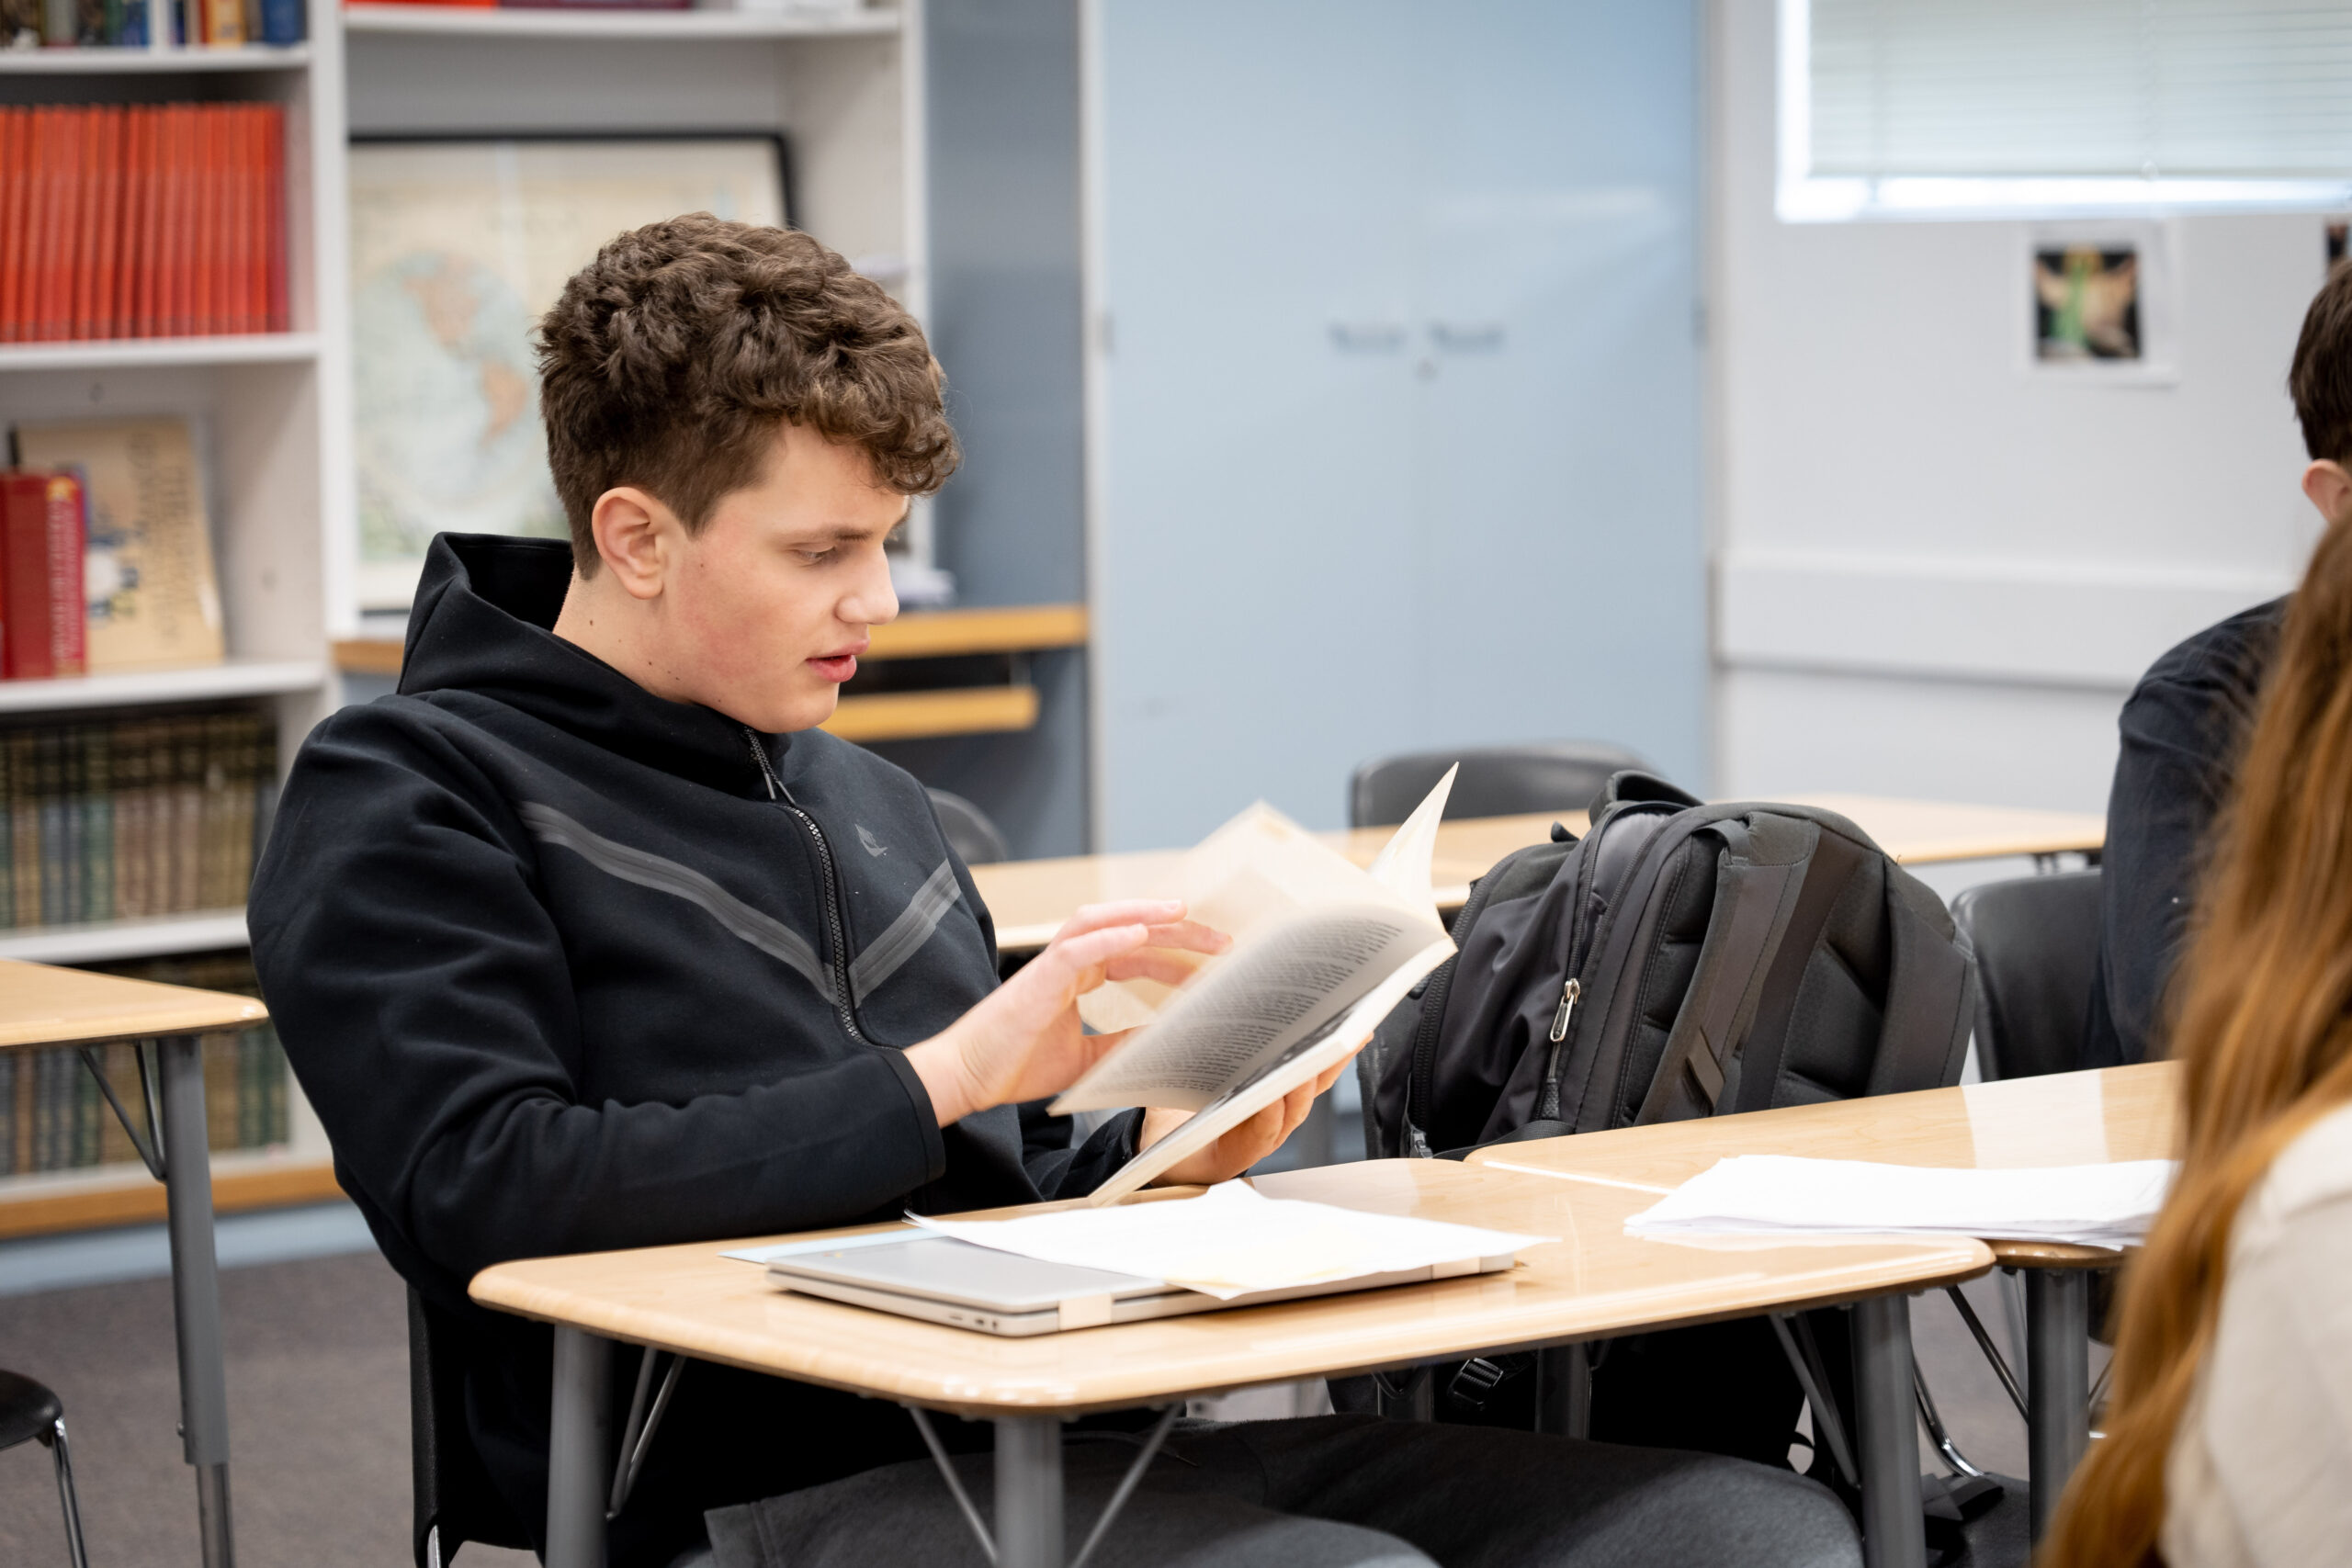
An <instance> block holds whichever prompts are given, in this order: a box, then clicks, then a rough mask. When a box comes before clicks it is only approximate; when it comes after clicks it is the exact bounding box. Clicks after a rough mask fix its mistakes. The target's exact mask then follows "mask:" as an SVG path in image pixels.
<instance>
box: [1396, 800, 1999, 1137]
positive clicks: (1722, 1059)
mask: <svg viewBox="0 0 2352 1568" xmlns="http://www.w3.org/2000/svg"><path fill="white" fill-rule="evenodd" d="M1552 832H1553V840H1554V841H1553V842H1551V843H1547V844H1537V845H1534V846H1532V848H1529V849H1524V850H1521V851H1518V852H1515V853H1513V854H1510V855H1508V856H1506V857H1505V858H1504V859H1503V860H1502V862H1501V863H1498V865H1496V866H1495V868H1494V869H1493V870H1492V871H1490V872H1488V873H1487V875H1486V876H1484V877H1483V878H1481V879H1480V880H1479V882H1478V883H1477V885H1476V886H1474V887H1473V888H1472V889H1471V893H1470V898H1469V901H1468V902H1467V903H1465V904H1464V906H1463V908H1462V912H1461V914H1460V915H1459V916H1457V917H1456V918H1455V919H1454V922H1453V941H1454V944H1455V946H1456V947H1457V949H1458V950H1459V951H1458V952H1457V953H1455V955H1454V956H1453V957H1452V958H1450V959H1448V960H1447V961H1446V962H1445V963H1444V964H1442V965H1441V966H1440V967H1439V968H1438V969H1437V970H1435V971H1434V972H1433V973H1432V974H1431V975H1430V977H1429V978H1428V979H1427V980H1426V981H1424V982H1423V983H1422V985H1421V986H1420V987H1419V989H1418V990H1417V991H1416V993H1415V995H1414V996H1413V997H1411V998H1408V1000H1407V1001H1406V1002H1405V1003H1404V1004H1403V1005H1401V1006H1400V1007H1398V1008H1397V1010H1396V1011H1395V1012H1393V1013H1391V1014H1390V1015H1389V1017H1388V1018H1387V1019H1386V1020H1385V1021H1384V1022H1383V1023H1382V1024H1381V1026H1380V1029H1379V1031H1378V1032H1376V1033H1375V1034H1374V1038H1373V1042H1372V1043H1371V1044H1370V1045H1368V1046H1367V1047H1365V1050H1364V1057H1365V1061H1364V1063H1363V1066H1361V1067H1360V1068H1359V1071H1360V1072H1362V1073H1363V1075H1364V1077H1365V1079H1366V1083H1367V1089H1369V1091H1370V1092H1369V1093H1368V1094H1367V1096H1366V1104H1367V1108H1368V1111H1369V1114H1368V1115H1367V1116H1366V1118H1365V1141H1366V1145H1367V1152H1368V1153H1370V1154H1372V1155H1373V1156H1374V1157H1388V1156H1397V1155H1408V1156H1428V1155H1430V1154H1433V1153H1444V1154H1447V1155H1451V1156H1454V1157H1457V1158H1458V1157H1460V1156H1461V1155H1463V1154H1464V1153H1467V1152H1468V1151H1469V1150H1471V1149H1473V1148H1478V1147H1483V1146H1484V1145H1488V1144H1495V1143H1505V1142H1513V1141H1517V1140H1519V1139H1523V1138H1548V1137H1556V1136H1559V1135H1560V1134H1567V1133H1586V1132H1594V1131H1598V1130H1600V1129H1602V1128H1607V1127H1624V1126H1631V1125H1634V1124H1636V1123H1640V1122H1675V1121H1682V1120H1685V1119H1688V1118H1691V1117H1696V1116H1708V1115H1713V1114H1717V1113H1725V1114H1728V1113H1730V1112H1733V1111H1760V1110H1763V1109H1765V1108H1766V1107H1769V1106H1776V1105H1798V1104H1804V1103H1808V1102H1811V1101H1815V1100H1848V1099H1852V1098H1855V1097H1857V1096H1860V1095H1866V1094H1895V1093H1900V1092H1902V1091H1904V1090H1906V1089H1936V1088H1939V1087H1943V1086H1948V1085H1950V1084H1952V1083H1956V1082H1958V1081H1959V1077H1960V1068H1961V1062H1962V1056H1963V1055H1964V1053H1965V1052H1966V1050H1967V1045H1968V1035H1969V1030H1970V1026H1971V1024H1972V1023H1973V1021H1974V1018H1975V1014H1976V975H1975V965H1974V964H1973V962H1972V960H1971V958H1970V955H1969V952H1968V948H1967V945H1966V940H1965V939H1964V938H1963V937H1962V936H1961V935H1960V933H1959V932H1958V931H1956V930H1955V929H1954V928H1953V925H1952V921H1951V915H1950V914H1949V913H1948V912H1947V911H1946V910H1945V908H1944V906H1943V901H1942V900H1941V899H1940V898H1939V897H1936V895H1935V894H1934V893H1933V892H1932V891H1930V890H1929V889H1928V887H1927V886H1924V885H1923V884H1921V883H1920V882H1919V881H1918V880H1917V878H1916V877H1914V876H1912V875H1911V874H1909V873H1908V872H1905V870H1904V869H1903V868H1902V867H1900V866H1898V865H1896V864H1895V863H1894V862H1893V861H1892V860H1890V859H1888V858H1887V856H1886V854H1885V853H1884V852H1883V851H1882V850H1880V849H1879V847H1878V846H1877V845H1876V844H1874V843H1872V842H1871V839H1870V836H1869V835H1868V834H1866V833H1864V832H1863V831H1862V830H1861V829H1860V828H1857V827H1856V826H1854V824H1853V823H1851V822H1849V821H1848V820H1847V819H1846V818H1843V817H1840V816H1838V814H1837V813H1835V812H1832V811H1824V810H1821V809H1819V808H1818V807H1807V806H1775V805H1760V804H1754V803H1732V804H1719V805H1713V806H1708V805H1704V804H1702V803H1701V802H1700V801H1698V800H1697V799H1695V798H1694V797H1692V796H1691V795H1686V794H1684V793H1683V792H1682V791H1681V790H1679V789H1677V788H1675V787H1674V786H1673V785H1672V784H1668V783H1666V782H1665V781H1664V780H1662V779H1658V778H1655V777H1652V776H1650V775H1649V774H1646V773H1619V774H1617V775H1616V776H1615V777H1613V778H1611V780H1610V781H1609V783H1608V784H1607V785H1606V786H1604V787H1603V789H1602V791H1601V793H1600V796H1599V797H1598V798H1597V799H1595V800H1594V802H1593V806H1592V827H1591V829H1590V830H1589V832H1588V833H1587V834H1586V835H1585V837H1584V838H1583V839H1582V840H1577V839H1576V838H1575V837H1574V836H1573V835H1571V834H1570V833H1568V832H1567V830H1566V829H1565V828H1560V827H1555V828H1554V829H1553V830H1552Z"/></svg>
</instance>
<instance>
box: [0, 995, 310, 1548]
mask: <svg viewBox="0 0 2352 1568" xmlns="http://www.w3.org/2000/svg"><path fill="white" fill-rule="evenodd" d="M268 1017H269V1014H268V1012H267V1011H266V1010H265V1009H264V1008H263V1007H262V1005H261V1003H259V1002H257V1001H254V999H252V998H249V997H232V996H224V995H221V994H220V993H218V992H214V991H197V990H190V989H188V988H187V987H182V986H159V985H155V984H153V983H152V982H150V981H146V980H126V979H121V978H119V977H117V976H112V975H92V974H87V973H85V972H84V971H82V970H78V969H52V968H50V967H49V966H47V965H46V964H17V963H10V962H5V961H0V1050H19V1051H21V1050H33V1049H37V1048H40V1047H46V1046H54V1045H103V1044H109V1043H113V1042H115V1041H118V1040H136V1041H149V1040H153V1041H155V1042H156V1043H157V1044H156V1055H157V1057H158V1068H157V1070H156V1072H155V1074H154V1078H153V1079H151V1078H150V1077H148V1067H147V1062H146V1057H145V1054H144V1053H143V1052H142V1053H141V1060H140V1077H141V1081H142V1082H150V1083H153V1082H155V1080H156V1079H160V1080H161V1081H160V1083H158V1084H156V1089H155V1096H156V1099H157V1100H160V1102H161V1104H160V1107H158V1106H157V1105H155V1104H150V1106H149V1107H148V1109H147V1116H148V1127H149V1131H150V1137H149V1138H147V1139H141V1137H140V1135H139V1133H138V1130H137V1129H136V1128H135V1127H133V1126H131V1123H130V1116H129V1115H128V1114H127V1113H126V1112H125V1108H123V1107H121V1106H117V1107H116V1111H117V1113H118V1114H121V1115H123V1118H124V1120H123V1124H124V1127H125V1128H126V1130H128V1131H130V1134H131V1141H132V1142H133V1143H137V1144H141V1145H143V1146H142V1147H141V1157H142V1158H145V1159H146V1160H147V1162H148V1168H149V1169H151V1170H153V1171H154V1173H155V1174H156V1175H157V1176H158V1177H160V1178H161V1179H163V1182H164V1190H165V1193H166V1196H167V1200H168V1204H169V1215H170V1219H169V1224H170V1230H171V1242H172V1310H173V1314H174V1315H175V1318H176V1320H177V1323H178V1327H179V1358H180V1437H181V1451H182V1452H183V1453H184V1454H185V1455H186V1456H187V1462H188V1463H189V1464H191V1465H193V1466H195V1467H196V1496H197V1512H198V1525H199V1529H200V1530H201V1533H202V1537H203V1548H204V1563H205V1568H227V1565H228V1564H229V1563H230V1562H232V1561H233V1553H232V1544H231V1542H232V1532H231V1530H230V1527H229V1390H228V1381H227V1377H226V1374H225V1372H224V1371H223V1369H222V1362H221V1356H220V1271H219V1265H218V1262H217V1259H216V1258H215V1256H214V1253H213V1247H212V1168H211V1163H210V1160H211V1156H210V1149H209V1141H208V1139H207V1137H206V1129H205V1115H204V1061H203V1056H202V1055H201V1054H200V1052H199V1050H198V1041H197V1036H198V1035H199V1034H204V1033H209V1032H211V1031H214V1030H219V1029H243V1028H249V1027H251V1026H252V1025H254V1024H256V1023H260V1022H263V1021H266V1020H267V1018H268ZM84 1062H85V1065H86V1066H89V1067H90V1070H91V1071H92V1072H93V1073H96V1071H97V1069H96V1065H95V1064H94V1063H91V1062H90V1061H89V1059H88V1058H87V1057H86V1056H85V1058H84ZM98 1081H99V1082H100V1083H101V1084H104V1083H105V1081H106V1079H105V1077H104V1075H102V1074H101V1075H98ZM159 1114H160V1125H159V1123H158V1116H159ZM158 1133H160V1137H158V1136H155V1135H154V1134H158Z"/></svg>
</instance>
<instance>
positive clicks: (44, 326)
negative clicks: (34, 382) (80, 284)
mask: <svg viewBox="0 0 2352 1568" xmlns="http://www.w3.org/2000/svg"><path fill="white" fill-rule="evenodd" d="M56 115H57V118H56V120H55V121H54V122H53V123H52V125H51V128H50V139H49V145H50V151H51V153H52V154H53V156H54V160H55V161H54V162H53V163H51V165H50V171H49V213H50V231H49V287H48V288H46V289H44V290H43V291H42V293H41V317H40V321H41V326H40V335H41V336H42V337H44V338H46V339H48V340H50V341H51V342H57V341H59V340H62V339H64V338H69V337H72V336H73V335H74V241H75V240H77V239H79V238H80V237H81V227H82V225H81V208H82V200H81V197H82V138H81V136H80V134H79V132H80V130H81V129H82V127H81V120H82V114H81V111H80V110H78V109H74V108H69V107H61V108H59V109H58V110H57V111H56Z"/></svg>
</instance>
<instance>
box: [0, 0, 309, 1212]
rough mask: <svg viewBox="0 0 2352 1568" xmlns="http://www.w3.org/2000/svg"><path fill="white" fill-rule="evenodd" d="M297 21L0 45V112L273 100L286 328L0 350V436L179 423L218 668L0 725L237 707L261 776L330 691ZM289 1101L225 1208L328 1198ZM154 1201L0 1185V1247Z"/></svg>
mask: <svg viewBox="0 0 2352 1568" xmlns="http://www.w3.org/2000/svg"><path fill="white" fill-rule="evenodd" d="M190 99H194V100H199V101H206V100H246V101H252V100H267V101H272V102H276V103H279V104H282V105H284V106H285V108H286V114H287V119H286V124H287V148H286V182H287V186H286V198H287V199H286V214H287V231H288V235H287V242H288V257H287V260H288V266H287V279H288V305H289V309H290V313H291V326H292V330H291V331H288V332H285V333H267V334H254V335H251V336H234V337H202V338H145V339H130V340H123V341H115V342H93V343H83V342H65V343H35V344H6V345H0V426H5V425H12V424H15V423H17V422H18V421H21V420H31V419H44V418H47V419H56V418H63V417H75V416H80V417H98V418H104V417H108V416H112V415H121V416H125V417H134V416H139V415H151V414H174V415H182V416H185V417H187V419H188V420H189V421H190V423H192V425H193V426H194V427H195V429H196V431H197V434H198V450H199V456H200V458H201V460H202V461H203V462H204V464H205V467H206V492H207V494H206V500H207V504H208V511H209V513H210V516H211V520H212V526H213V547H214V555H215V560H216V565H217V570H218V573H219V577H220V596H221V609H222V614H223V619H224V622H225V626H226V632H227V639H228V645H229V655H230V657H229V659H228V660H227V661H226V662H225V663H222V664H219V665H214V666H209V667H201V668H186V669H162V670H148V671H110V672H106V673H101V674H94V675H88V676H82V677H73V678H67V679H62V680H54V681H25V682H0V718H6V720H8V721H9V722H11V723H15V722H21V721H23V719H24V718H25V717H26V716H40V717H41V718H44V719H46V718H54V719H56V720H58V721H61V722H62V721H68V720H71V719H73V718H74V717H76V716H80V715H84V714H94V713H97V712H102V711H105V710H108V709H113V708H119V707H124V706H130V705H140V706H148V705H170V704H177V703H195V702H209V701H213V700H217V699H221V698H232V697H249V698H258V699H263V700H266V701H268V702H270V703H271V704H272V705H273V706H274V707H275V709H276V711H277V733H278V754H279V757H280V761H281V765H282V764H283V761H285V760H286V759H288V758H290V757H291V756H292V754H293V751H294V749H295V747H296V746H297V745H299V744H300V741H301V739H302V737H303V736H304V735H305V734H307V733H308V732H309V730H310V728H311V726H312V725H313V724H315V723H316V722H317V721H318V720H319V718H321V717H322V716H324V715H325V714H326V713H327V712H328V711H329V710H330V709H331V708H332V706H333V705H334V702H335V701H336V699H337V692H336V682H335V677H334V669H333V665H332V663H331V662H330V660H329V656H328V647H327V628H328V623H329V619H330V614H329V608H328V607H329V605H330V604H334V603H335V602H336V601H335V594H336V592H337V584H336V583H335V582H334V581H333V578H332V563H333V562H334V560H335V558H336V553H337V552H336V548H335V547H334V545H333V544H332V543H331V541H334V540H336V539H338V538H340V537H345V536H348V535H349V533H350V531H351V530H350V523H349V517H350V513H351V507H352V499H351V484H350V473H351V467H350V455H349V454H350V434H349V432H350V408H351V397H350V389H349V378H350V371H349V344H350V341H351V333H350V324H349V316H348V311H347V310H346V308H345V293H346V287H347V279H346V277H345V272H346V266H345V259H344V258H345V251H346V242H345V234H346V224H347V220H346V215H345V203H344V176H345V164H344V147H345V112H344V71H343V51H342V28H341V18H340V16H339V14H338V9H337V7H336V6H335V5H334V3H333V0H311V39H310V41H309V42H307V43H305V44H301V45H298V46H294V47H291V48H273V47H268V46H263V45H254V46H250V47H246V48H242V49H201V48H198V49H163V50H133V49H124V50H101V49H85V50H38V51H0V103H7V104H39V103H78V104H86V103H103V102H127V103H159V102H168V101H186V100H190ZM245 941H246V937H245V925H244V911H243V909H236V908H232V909H209V910H200V911H197V912H195V913H191V914H182V915H172V916H162V917H155V918H153V919H135V920H113V921H106V922H98V923H92V924H86V925H77V926H62V927H45V928H33V929H11V930H5V931H0V957H6V958H17V959H28V960H33V961H37V962H50V963H98V962H105V961H107V960H113V959H128V958H139V957H145V956H153V955H161V954H167V953H195V952H204V951H209V950H214V949H220V948H229V947H240V946H243V944H244V942H245ZM289 1090H290V1086H289ZM292 1092H293V1097H294V1099H295V1100H296V1101H297V1103H296V1104H295V1106H294V1107H293V1116H292V1125H293V1136H292V1139H291V1141H290V1143H289V1144H288V1145H286V1146H284V1147H282V1148H278V1149H275V1150H270V1151H257V1152H247V1153H243V1154H240V1155H237V1156H226V1155H224V1156H220V1157H219V1158H217V1159H216V1160H215V1162H214V1164H215V1170H216V1180H218V1181H219V1182H220V1183H221V1186H220V1193H221V1200H222V1203H223V1206H224V1207H234V1206H237V1204H238V1203H239V1202H240V1201H289V1200H293V1199H299V1198H300V1197H301V1196H305V1195H307V1196H320V1195H323V1194H324V1193H327V1192H331V1191H332V1190H333V1182H332V1178H331V1176H329V1175H328V1174H327V1166H326V1159H327V1148H326V1140H325V1137H324V1135H323V1134H322V1133H321V1132H320V1130H319V1127H318V1122H317V1119H316V1118H315V1117H314V1116H313V1115H311V1112H310V1110H309V1107H308V1106H306V1105H302V1104H300V1094H299V1091H292ZM255 1173H259V1174H258V1175H256V1174H255ZM249 1178H250V1180H249ZM240 1183H245V1184H246V1185H245V1186H243V1187H241V1185H240ZM254 1183H258V1185H254ZM248 1188H250V1190H247V1189H248ZM159 1192H160V1189H159V1188H157V1187H156V1186H155V1184H154V1182H153V1180H152V1179H150V1178H149V1177H148V1175H147V1173H146V1171H145V1170H144V1169H143V1168H140V1167H136V1166H132V1167H129V1168H119V1167H103V1168H97V1169H94V1170H79V1171H70V1172H52V1173H46V1174H43V1175H40V1176H17V1177H0V1235H11V1234H21V1233H23V1232H25V1231H28V1230H40V1229H49V1228H54V1227H55V1224H57V1223H59V1222H58V1221H57V1220H56V1219H55V1218H54V1217H53V1216H54V1215H55V1214H58V1213H64V1214H68V1215H75V1216H84V1218H83V1219H82V1220H81V1221H80V1223H103V1222H104V1221H106V1220H107V1219H122V1218H132V1217H140V1216H141V1215H142V1214H143V1213H145V1209H146V1207H147V1206H148V1205H150V1204H151V1203H152V1202H153V1200H154V1199H155V1195H156V1194H158V1193H159ZM241 1192H244V1193H245V1197H244V1198H242V1199H241V1197H240V1193H241ZM59 1205H63V1207H62V1209H61V1208H59V1207H58V1206H59ZM43 1213H48V1214H49V1215H51V1217H49V1218H44V1217H43Z"/></svg>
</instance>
